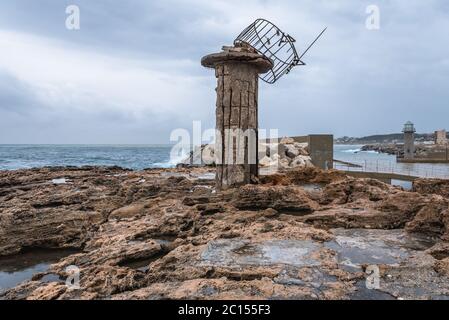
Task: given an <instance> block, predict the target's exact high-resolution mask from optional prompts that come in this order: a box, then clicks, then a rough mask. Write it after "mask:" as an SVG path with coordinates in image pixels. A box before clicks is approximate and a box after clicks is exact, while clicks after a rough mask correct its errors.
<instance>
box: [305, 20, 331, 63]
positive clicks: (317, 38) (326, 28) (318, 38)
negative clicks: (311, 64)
mask: <svg viewBox="0 0 449 320" xmlns="http://www.w3.org/2000/svg"><path fill="white" fill-rule="evenodd" d="M326 30H327V27H326V28H324V30H323V31H321V33H320V34H319V35H318V37H316V39H315V40H313V42H312V43H311V44H310V46H309V47H308V48H307V49H306V51H304V53H303V54H302V55H301V56H300V57H299V59H300V60H301V58H302V57H304V55H305V54H306V53H307V51H309V49H310V48H312V46H313V45H314V44H315V42H317V41H318V39H319V38H320V37H321V36H322V35H323V33H324V32H325V31H326Z"/></svg>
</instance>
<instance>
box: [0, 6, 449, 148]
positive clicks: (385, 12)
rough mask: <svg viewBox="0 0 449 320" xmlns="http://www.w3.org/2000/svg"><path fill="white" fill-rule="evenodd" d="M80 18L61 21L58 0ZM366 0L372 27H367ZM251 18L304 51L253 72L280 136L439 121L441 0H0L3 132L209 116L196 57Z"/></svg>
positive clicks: (136, 130) (205, 78)
mask: <svg viewBox="0 0 449 320" xmlns="http://www.w3.org/2000/svg"><path fill="white" fill-rule="evenodd" d="M70 5H76V6H78V8H79V10H80V29H79V30H69V29H67V27H66V19H67V17H68V16H69V14H67V13H66V8H67V6H70ZM370 5H375V6H377V8H378V10H379V20H378V22H379V24H378V26H379V28H378V29H377V28H376V29H374V30H373V29H372V28H367V25H366V21H367V19H368V20H369V21H371V19H370V16H371V15H372V12H367V7H368V6H370ZM257 18H265V19H268V20H270V21H272V22H274V23H275V24H276V25H278V26H279V27H280V28H281V29H282V30H283V31H285V32H286V33H288V34H290V35H291V36H293V37H294V38H295V39H296V40H297V42H296V48H297V50H298V51H299V52H301V51H303V50H304V49H305V48H306V47H307V46H308V44H309V43H310V42H311V41H313V40H314V38H315V37H316V35H318V34H319V33H320V32H321V30H322V29H323V28H324V27H328V29H327V31H326V33H325V34H324V35H323V37H322V38H321V39H320V40H319V41H318V42H317V43H316V45H315V46H314V47H313V48H312V49H311V50H310V51H309V52H308V53H307V55H306V56H305V57H304V58H303V60H304V61H305V62H306V63H307V65H306V66H301V67H297V68H295V69H294V70H293V71H292V72H291V73H290V74H288V75H287V76H285V77H283V78H282V79H280V80H279V81H278V82H276V83H275V84H273V85H270V84H265V83H262V82H261V83H260V90H259V127H260V128H263V129H278V130H279V133H280V135H282V136H288V135H305V134H317V133H330V134H334V135H335V136H336V137H340V136H344V135H347V136H366V135H371V134H381V133H392V132H400V130H401V128H402V125H403V124H404V123H405V122H406V121H407V120H411V121H413V122H414V123H415V126H416V128H417V131H418V132H433V131H434V130H437V129H441V128H446V129H449V32H448V30H449V2H448V1H446V0H427V1H422V0H394V1H391V0H388V1H387V0H370V1H364V0H303V1H301V0H300V1H298V0H291V1H268V0H247V1H240V0H238V1H234V0H223V1H222V0H207V1H206V0H190V1H181V0H154V1H153V0H129V1H118V0H95V1H92V0H68V1H67V0H39V1H36V0H3V1H1V2H0V48H1V49H0V143H3V144H4V143H7V144H15V143H25V144H28V143H30V144H35V143H36V144H52V143H57V144H78V143H81V144H84V143H91V144H153V143H169V142H170V134H171V132H172V131H173V130H175V129H178V128H183V129H187V130H189V131H191V130H192V126H193V125H192V123H193V121H201V125H202V129H203V130H206V129H209V128H213V127H214V126H215V123H214V121H215V116H214V111H215V110H214V109H215V91H214V89H215V85H216V82H215V77H214V72H213V71H212V70H210V69H205V68H203V67H202V66H201V64H200V60H201V58H202V56H204V55H207V54H209V53H213V52H218V51H220V50H221V47H222V46H223V45H230V44H232V42H233V40H234V39H235V37H236V36H237V35H238V34H239V33H240V31H242V30H243V29H244V28H245V27H246V26H247V25H249V24H250V23H252V22H253V21H254V20H255V19H257Z"/></svg>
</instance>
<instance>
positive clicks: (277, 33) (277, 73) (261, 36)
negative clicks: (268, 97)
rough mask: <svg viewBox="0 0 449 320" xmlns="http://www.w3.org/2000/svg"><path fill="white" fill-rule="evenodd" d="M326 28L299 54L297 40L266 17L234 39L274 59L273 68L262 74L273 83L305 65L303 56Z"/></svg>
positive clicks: (262, 76) (235, 43)
mask: <svg viewBox="0 0 449 320" xmlns="http://www.w3.org/2000/svg"><path fill="white" fill-rule="evenodd" d="M326 29H327V28H325V29H324V30H323V31H322V32H321V33H320V34H319V35H318V37H317V38H316V39H315V40H314V41H313V42H312V43H311V44H310V45H309V47H308V48H307V49H306V50H305V51H304V52H303V53H302V54H301V55H298V52H297V51H296V48H295V45H294V43H295V42H296V40H295V39H294V38H293V37H292V36H290V35H288V34H286V33H284V32H283V31H282V30H281V29H279V28H278V27H276V26H275V25H274V24H273V23H271V22H270V21H268V20H265V19H257V20H256V21H254V22H253V23H252V24H251V25H249V26H248V27H247V28H246V29H245V30H243V31H242V33H240V34H239V36H238V37H237V38H236V39H235V40H234V45H239V44H246V45H249V46H251V47H253V48H254V49H255V50H257V52H258V53H260V54H262V55H264V56H265V57H267V58H269V59H271V61H273V68H272V69H271V70H270V71H268V72H267V73H265V74H263V75H261V76H260V79H262V80H263V81H265V82H267V83H270V84H273V83H275V82H276V81H277V80H279V78H281V77H282V76H283V75H285V74H288V73H289V72H290V71H291V70H292V69H293V68H294V67H296V66H304V65H305V63H304V62H303V61H302V60H301V59H302V57H303V56H304V55H305V54H306V53H307V51H309V49H310V48H311V47H312V46H313V45H314V44H315V42H316V41H317V40H318V39H319V38H320V37H321V36H322V35H323V33H324V32H325V31H326Z"/></svg>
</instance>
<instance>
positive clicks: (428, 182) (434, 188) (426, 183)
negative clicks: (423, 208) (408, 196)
mask: <svg viewBox="0 0 449 320" xmlns="http://www.w3.org/2000/svg"><path fill="white" fill-rule="evenodd" d="M413 191H415V192H418V193H422V194H437V195H440V196H442V197H445V198H449V180H442V179H417V180H415V181H413Z"/></svg>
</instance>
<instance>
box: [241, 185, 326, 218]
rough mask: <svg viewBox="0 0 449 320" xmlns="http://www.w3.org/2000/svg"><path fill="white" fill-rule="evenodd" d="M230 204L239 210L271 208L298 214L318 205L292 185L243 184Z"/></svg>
mask: <svg viewBox="0 0 449 320" xmlns="http://www.w3.org/2000/svg"><path fill="white" fill-rule="evenodd" d="M232 204H233V205H234V206H235V207H236V208H238V209H241V210H265V209H267V208H272V209H275V210H277V211H279V212H296V213H299V214H300V213H302V214H309V213H311V212H313V211H314V210H316V208H317V207H318V205H317V203H315V202H314V201H312V200H311V199H309V198H308V197H307V195H306V193H305V192H304V191H303V190H302V189H301V188H299V187H294V186H292V187H286V186H271V187H270V186H261V185H247V186H243V187H240V188H239V189H238V190H237V192H236V193H235V195H234V199H233V201H232Z"/></svg>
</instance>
